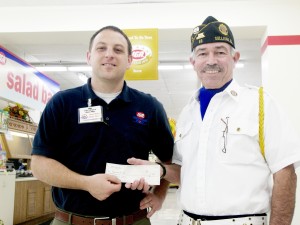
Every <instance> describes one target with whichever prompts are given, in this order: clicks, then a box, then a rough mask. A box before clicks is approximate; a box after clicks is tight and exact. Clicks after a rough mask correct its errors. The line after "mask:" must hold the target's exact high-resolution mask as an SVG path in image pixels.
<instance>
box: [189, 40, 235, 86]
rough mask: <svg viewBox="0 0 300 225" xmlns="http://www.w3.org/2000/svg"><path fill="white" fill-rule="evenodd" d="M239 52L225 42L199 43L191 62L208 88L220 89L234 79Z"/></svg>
mask: <svg viewBox="0 0 300 225" xmlns="http://www.w3.org/2000/svg"><path fill="white" fill-rule="evenodd" d="M239 58H240V53H239V52H233V48H232V47H231V46H230V45H229V44H227V43H223V42H218V43H208V44H202V45H198V46H197V47H196V48H195V49H194V52H193V57H191V59H190V62H191V64H192V65H193V66H194V70H195V71H196V72H197V76H198V78H199V79H200V80H201V83H202V85H203V86H204V87H205V88H206V89H218V88H221V87H223V86H224V85H225V84H226V83H227V82H228V81H230V80H231V79H232V76H233V69H234V67H235V64H236V63H237V61H238V60H239Z"/></svg>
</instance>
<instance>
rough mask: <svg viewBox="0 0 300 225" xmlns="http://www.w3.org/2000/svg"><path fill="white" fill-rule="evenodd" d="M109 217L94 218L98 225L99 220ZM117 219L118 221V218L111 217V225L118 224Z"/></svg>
mask: <svg viewBox="0 0 300 225" xmlns="http://www.w3.org/2000/svg"><path fill="white" fill-rule="evenodd" d="M107 219H109V217H97V218H94V225H96V222H97V220H107ZM116 221H117V220H116V218H113V219H111V225H116V224H117V223H116Z"/></svg>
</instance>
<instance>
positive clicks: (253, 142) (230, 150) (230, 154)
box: [217, 118, 260, 164]
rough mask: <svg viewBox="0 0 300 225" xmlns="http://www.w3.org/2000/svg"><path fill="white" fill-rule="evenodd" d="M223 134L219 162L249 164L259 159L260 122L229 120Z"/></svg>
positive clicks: (220, 141) (220, 142)
mask: <svg viewBox="0 0 300 225" xmlns="http://www.w3.org/2000/svg"><path fill="white" fill-rule="evenodd" d="M226 129H227V130H226ZM221 134H222V135H221V137H220V139H219V149H218V154H217V155H218V156H219V160H221V161H222V162H224V163H235V164H239V163H242V164H248V163H253V162H254V161H255V160H257V159H258V156H259V155H258V153H259V150H260V149H259V144H258V138H257V137H258V121H257V122H254V121H251V120H249V119H240V118H239V119H236V118H229V119H228V124H227V125H226V127H225V128H224V129H223V130H222V132H221Z"/></svg>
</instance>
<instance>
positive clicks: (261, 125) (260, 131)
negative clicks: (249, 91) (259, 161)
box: [258, 87, 266, 160]
mask: <svg viewBox="0 0 300 225" xmlns="http://www.w3.org/2000/svg"><path fill="white" fill-rule="evenodd" d="M258 92H259V114H258V115H259V122H258V123H259V128H258V136H259V147H260V151H261V154H262V155H263V157H264V159H265V160H266V157H265V142H264V119H265V115H264V92H263V87H260V88H259V90H258Z"/></svg>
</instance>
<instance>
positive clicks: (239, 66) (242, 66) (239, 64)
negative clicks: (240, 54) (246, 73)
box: [235, 62, 245, 68]
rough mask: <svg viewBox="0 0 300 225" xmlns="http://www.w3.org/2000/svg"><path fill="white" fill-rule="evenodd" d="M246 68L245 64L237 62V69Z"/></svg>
mask: <svg viewBox="0 0 300 225" xmlns="http://www.w3.org/2000/svg"><path fill="white" fill-rule="evenodd" d="M244 66H245V64H244V63H242V62H237V63H236V64H235V68H244Z"/></svg>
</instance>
